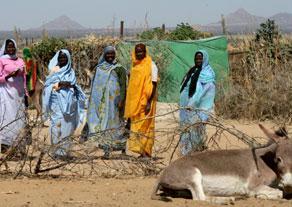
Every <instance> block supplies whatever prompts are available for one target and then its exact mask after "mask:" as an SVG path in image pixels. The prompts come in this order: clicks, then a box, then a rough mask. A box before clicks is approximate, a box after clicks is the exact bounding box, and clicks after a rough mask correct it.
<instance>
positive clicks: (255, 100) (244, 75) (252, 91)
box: [216, 38, 292, 122]
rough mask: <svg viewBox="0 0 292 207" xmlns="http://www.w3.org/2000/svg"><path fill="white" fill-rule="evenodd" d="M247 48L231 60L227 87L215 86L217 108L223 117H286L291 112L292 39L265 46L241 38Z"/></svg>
mask: <svg viewBox="0 0 292 207" xmlns="http://www.w3.org/2000/svg"><path fill="white" fill-rule="evenodd" d="M238 42H239V45H241V46H242V45H245V46H246V47H248V48H247V49H248V51H247V52H244V53H242V54H240V55H238V57H239V58H238V59H234V58H233V59H231V61H230V80H229V85H228V87H225V88H223V87H222V86H218V88H219V95H218V99H217V102H216V111H217V113H218V114H219V115H221V116H223V117H224V118H231V119H252V120H258V119H260V120H264V119H273V120H286V121H289V122H291V120H290V117H291V114H292V102H291V101H290V100H292V90H291V89H292V58H291V53H292V50H291V46H290V47H289V45H291V43H292V41H291V39H288V38H283V39H282V40H278V41H277V42H276V43H275V44H274V45H272V46H269V47H267V46H266V45H263V44H261V43H256V42H254V41H253V40H252V39H250V40H248V41H246V40H242V39H241V40H240V41H238Z"/></svg>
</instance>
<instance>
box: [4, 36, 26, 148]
mask: <svg viewBox="0 0 292 207" xmlns="http://www.w3.org/2000/svg"><path fill="white" fill-rule="evenodd" d="M16 52H17V46H16V43H15V41H14V40H13V39H7V40H5V41H4V44H3V46H2V48H1V50H0V143H1V151H2V153H4V152H6V151H7V150H8V148H9V147H10V146H12V145H13V144H14V143H15V141H16V140H17V138H20V137H19V135H20V132H21V131H22V129H23V128H24V127H25V111H24V110H25V106H24V95H25V93H26V79H25V70H24V62H23V60H22V59H21V58H19V57H17V55H16Z"/></svg>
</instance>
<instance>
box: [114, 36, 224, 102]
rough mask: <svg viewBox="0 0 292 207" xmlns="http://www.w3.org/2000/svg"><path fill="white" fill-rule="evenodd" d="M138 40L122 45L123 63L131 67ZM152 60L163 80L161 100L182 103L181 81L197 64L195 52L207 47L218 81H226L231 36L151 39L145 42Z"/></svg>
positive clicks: (120, 57) (119, 48)
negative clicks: (180, 95)
mask: <svg viewBox="0 0 292 207" xmlns="http://www.w3.org/2000/svg"><path fill="white" fill-rule="evenodd" d="M136 43H137V42H136V41H130V42H122V43H120V44H119V45H118V52H119V54H118V58H119V60H120V61H121V63H122V64H124V65H125V66H127V67H128V68H129V67H130V57H131V56H130V52H131V51H132V50H133V47H134V45H135V44H136ZM144 43H145V44H146V45H147V46H148V48H149V52H150V55H151V57H152V59H153V60H154V61H155V63H156V64H157V66H158V69H159V75H160V82H159V85H158V89H159V91H158V93H159V101H161V102H169V103H173V102H178V100H179V89H180V83H181V81H182V79H183V77H184V75H185V74H186V72H187V71H188V70H189V68H190V67H192V66H193V65H194V54H195V52H196V51H197V50H200V49H204V50H206V51H207V52H208V53H209V60H210V64H211V66H212V68H213V69H214V71H215V73H216V80H217V83H219V84H220V83H223V82H224V81H225V80H226V77H227V75H228V53H227V39H226V38H225V37H223V36H219V37H212V38H208V39H201V40H192V41H155V40H152V41H147V42H144Z"/></svg>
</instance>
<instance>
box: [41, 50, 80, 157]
mask: <svg viewBox="0 0 292 207" xmlns="http://www.w3.org/2000/svg"><path fill="white" fill-rule="evenodd" d="M48 69H49V73H50V74H49V75H48V76H47V78H46V82H45V86H44V91H43V96H42V99H43V101H42V104H43V113H44V118H45V119H47V118H49V119H50V122H51V124H50V136H51V143H52V145H53V147H54V150H53V151H54V152H53V156H55V157H56V158H62V157H69V150H70V142H71V141H70V136H71V135H73V133H74V131H75V129H76V128H77V127H78V125H79V124H80V123H81V122H82V120H83V118H84V103H85V94H84V93H83V91H82V89H81V88H80V86H79V85H78V84H77V83H76V76H75V72H74V70H73V68H72V62H71V56H70V53H69V51H68V50H65V49H62V50H60V51H58V52H57V53H56V54H55V56H54V57H53V58H52V59H51V61H50V63H49V66H48Z"/></svg>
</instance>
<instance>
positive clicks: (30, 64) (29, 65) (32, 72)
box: [22, 47, 39, 92]
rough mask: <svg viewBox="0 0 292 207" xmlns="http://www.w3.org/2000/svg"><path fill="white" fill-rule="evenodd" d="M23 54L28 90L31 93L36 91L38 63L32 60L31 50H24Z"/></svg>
mask: <svg viewBox="0 0 292 207" xmlns="http://www.w3.org/2000/svg"><path fill="white" fill-rule="evenodd" d="M22 53H23V59H24V63H25V69H26V83H27V89H28V91H29V92H31V91H34V90H35V85H36V81H37V78H38V76H39V68H38V63H37V61H34V60H33V59H32V54H31V52H30V49H29V48H27V47H26V48H24V49H23V51H22Z"/></svg>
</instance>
